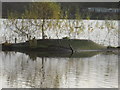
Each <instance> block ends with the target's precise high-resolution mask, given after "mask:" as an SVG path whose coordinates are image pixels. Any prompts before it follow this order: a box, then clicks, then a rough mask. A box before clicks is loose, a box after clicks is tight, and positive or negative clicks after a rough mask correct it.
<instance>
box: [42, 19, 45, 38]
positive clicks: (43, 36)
mask: <svg viewBox="0 0 120 90" xmlns="http://www.w3.org/2000/svg"><path fill="white" fill-rule="evenodd" d="M44 24H45V19H43V23H42V39H45V35H44Z"/></svg>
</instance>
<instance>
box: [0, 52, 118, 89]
mask: <svg viewBox="0 0 120 90" xmlns="http://www.w3.org/2000/svg"><path fill="white" fill-rule="evenodd" d="M32 55H33V56H34V55H36V54H33V53H32ZM0 57H2V58H1V59H0V60H1V65H0V68H1V70H2V72H1V73H0V78H1V79H2V87H7V88H8V87H14V88H27V87H35V88H66V87H67V88H111V87H112V88H117V87H118V55H115V54H108V55H107V54H102V53H99V54H96V55H93V56H91V57H84V58H83V57H79V58H78V57H77V58H76V57H75V56H74V57H70V58H69V57H61V58H60V57H36V56H34V57H35V58H34V60H33V59H32V58H30V56H29V54H25V53H20V52H0ZM0 83H1V82H0Z"/></svg>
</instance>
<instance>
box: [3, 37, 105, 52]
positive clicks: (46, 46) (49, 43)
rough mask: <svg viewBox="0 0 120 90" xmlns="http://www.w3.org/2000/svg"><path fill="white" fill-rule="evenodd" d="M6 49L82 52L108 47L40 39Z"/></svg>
mask: <svg viewBox="0 0 120 90" xmlns="http://www.w3.org/2000/svg"><path fill="white" fill-rule="evenodd" d="M3 47H4V49H6V48H8V49H11V50H16V49H17V50H18V49H19V50H29V51H31V50H35V51H41V50H43V51H45V50H47V51H48V50H55V51H62V52H63V51H69V50H71V49H72V50H73V51H80V50H100V49H105V48H106V47H104V46H102V45H99V44H96V43H95V42H93V41H91V40H81V39H39V40H33V41H27V42H23V43H17V44H10V45H4V44H3Z"/></svg>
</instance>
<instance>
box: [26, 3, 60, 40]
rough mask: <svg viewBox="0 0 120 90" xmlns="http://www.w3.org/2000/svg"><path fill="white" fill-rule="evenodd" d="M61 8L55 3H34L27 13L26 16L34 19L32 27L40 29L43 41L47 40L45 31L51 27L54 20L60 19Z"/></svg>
mask: <svg viewBox="0 0 120 90" xmlns="http://www.w3.org/2000/svg"><path fill="white" fill-rule="evenodd" d="M60 11H61V10H60V7H59V5H58V4H57V3H55V2H34V3H31V4H30V5H29V8H28V9H27V10H26V11H25V16H26V18H28V19H32V20H33V22H32V25H35V26H36V27H39V29H41V31H42V39H45V33H44V30H46V29H47V27H50V25H52V24H50V23H52V22H50V21H51V20H52V19H59V18H60Z"/></svg>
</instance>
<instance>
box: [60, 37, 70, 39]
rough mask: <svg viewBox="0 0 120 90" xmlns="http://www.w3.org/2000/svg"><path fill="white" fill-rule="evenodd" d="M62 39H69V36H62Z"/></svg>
mask: <svg viewBox="0 0 120 90" xmlns="http://www.w3.org/2000/svg"><path fill="white" fill-rule="evenodd" d="M62 39H70V38H69V37H63V38H62Z"/></svg>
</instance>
